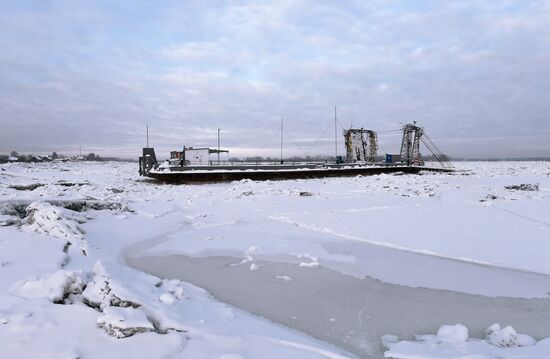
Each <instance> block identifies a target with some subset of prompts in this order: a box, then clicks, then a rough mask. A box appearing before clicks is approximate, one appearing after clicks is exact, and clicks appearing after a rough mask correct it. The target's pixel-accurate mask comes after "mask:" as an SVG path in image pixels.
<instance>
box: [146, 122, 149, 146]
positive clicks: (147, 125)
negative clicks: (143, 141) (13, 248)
mask: <svg viewBox="0 0 550 359" xmlns="http://www.w3.org/2000/svg"><path fill="white" fill-rule="evenodd" d="M146 127H147V148H149V122H147V124H146Z"/></svg>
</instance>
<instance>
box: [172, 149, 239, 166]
mask: <svg viewBox="0 0 550 359" xmlns="http://www.w3.org/2000/svg"><path fill="white" fill-rule="evenodd" d="M222 153H229V151H228V150H219V149H213V148H208V147H185V146H184V147H183V151H172V152H170V160H169V162H170V164H171V165H173V166H178V165H179V166H211V165H215V164H219V163H220V154H222ZM211 154H217V155H218V156H217V157H216V158H215V159H212V158H211V157H210V155H211Z"/></svg>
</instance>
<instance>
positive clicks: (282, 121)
mask: <svg viewBox="0 0 550 359" xmlns="http://www.w3.org/2000/svg"><path fill="white" fill-rule="evenodd" d="M283 123H284V119H283V117H282V116H281V164H282V163H283V131H284V129H283Z"/></svg>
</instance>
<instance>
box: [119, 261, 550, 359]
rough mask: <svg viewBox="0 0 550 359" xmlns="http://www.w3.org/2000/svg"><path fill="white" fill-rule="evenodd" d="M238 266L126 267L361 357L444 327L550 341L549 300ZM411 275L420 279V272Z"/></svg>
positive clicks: (287, 266)
mask: <svg viewBox="0 0 550 359" xmlns="http://www.w3.org/2000/svg"><path fill="white" fill-rule="evenodd" d="M240 261H241V259H240V258H234V257H221V256H218V257H203V258H193V257H187V256H184V255H179V254H178V255H176V254H173V255H167V256H143V257H139V256H136V254H135V253H134V256H132V257H128V258H127V259H126V262H127V263H128V264H129V265H130V266H132V267H135V268H137V269H140V270H143V271H145V272H148V273H151V274H154V275H156V276H159V277H161V278H178V279H181V280H183V281H186V282H189V283H192V284H194V285H196V286H198V287H201V288H204V289H206V290H208V291H209V292H210V293H211V294H212V295H213V296H214V297H215V298H217V299H219V300H220V301H222V302H225V303H228V304H231V305H233V306H235V307H238V308H241V309H243V310H246V311H248V312H250V313H252V314H255V315H258V316H261V317H264V318H267V319H269V320H272V321H274V322H277V323H280V324H282V325H285V326H288V327H291V328H295V329H297V330H300V331H302V332H304V333H306V334H308V335H310V336H312V337H315V338H317V339H320V340H322V341H325V342H328V343H331V344H333V345H335V346H337V347H340V348H342V349H345V350H347V351H349V352H352V353H355V354H357V355H359V356H360V357H366V358H382V357H383V351H384V348H383V347H382V345H381V343H380V336H382V335H384V334H395V335H397V336H399V338H400V339H412V338H413V336H414V335H415V334H433V333H435V332H436V331H437V329H438V328H439V327H440V326H441V325H443V324H456V323H462V324H464V325H466V326H467V327H468V328H469V329H470V336H472V337H478V338H482V337H483V331H484V330H485V329H486V328H487V327H488V326H489V325H491V324H493V323H496V322H498V323H500V324H501V325H512V326H513V327H514V328H515V329H516V330H517V331H518V332H521V333H526V334H529V335H531V336H533V337H535V338H536V339H540V338H543V337H550V325H549V323H550V299H548V298H546V299H520V298H508V297H485V296H479V295H471V294H464V293H459V292H452V291H446V290H435V289H424V288H411V287H405V286H400V285H395V284H388V283H384V282H381V281H379V280H376V279H372V278H370V277H366V278H363V279H360V278H356V277H352V276H348V275H345V274H342V273H340V272H337V271H334V270H331V269H327V268H324V267H317V268H304V267H298V266H297V265H296V264H291V263H276V262H271V261H255V263H256V264H258V265H260V269H258V270H255V271H251V270H250V269H249V264H244V265H234V264H235V263H239V262H240ZM478 269H479V268H478ZM494 270H499V271H507V270H505V269H494V268H490V267H487V271H494ZM458 273H460V272H458ZM516 274H517V273H516ZM411 275H415V274H414V270H411ZM457 275H459V274H457ZM519 275H522V274H521V273H519ZM277 276H288V277H290V278H292V280H284V279H281V278H277ZM530 276H532V275H530ZM540 279H541V280H544V281H546V280H548V277H547V276H542V275H541V276H540ZM450 280H452V278H451V279H450ZM549 290H550V287H549Z"/></svg>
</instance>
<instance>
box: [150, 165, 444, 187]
mask: <svg viewBox="0 0 550 359" xmlns="http://www.w3.org/2000/svg"><path fill="white" fill-rule="evenodd" d="M422 171H428V172H454V170H453V169H448V168H437V167H425V166H376V165H362V166H358V165H325V166H318V165H307V164H306V165H270V166H202V167H201V166H196V167H191V166H189V167H169V168H164V169H162V170H161V169H156V170H153V171H151V172H149V173H148V174H147V176H148V177H151V178H154V179H156V180H159V181H162V182H166V183H179V184H186V183H190V184H192V183H195V184H196V183H212V182H231V181H240V180H244V179H250V180H254V181H266V180H289V179H311V178H325V177H354V176H372V175H379V174H389V173H405V174H418V173H420V172H422Z"/></svg>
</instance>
